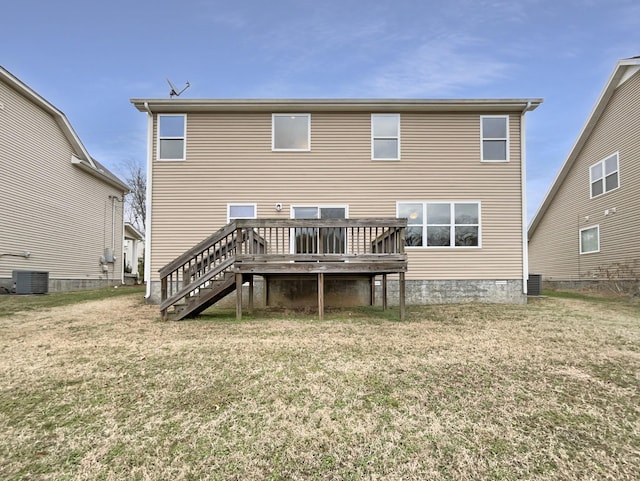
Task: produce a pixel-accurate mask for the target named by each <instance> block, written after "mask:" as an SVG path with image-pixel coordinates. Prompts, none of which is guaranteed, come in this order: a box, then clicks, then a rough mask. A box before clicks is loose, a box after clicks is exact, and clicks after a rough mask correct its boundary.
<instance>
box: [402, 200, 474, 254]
mask: <svg viewBox="0 0 640 481" xmlns="http://www.w3.org/2000/svg"><path fill="white" fill-rule="evenodd" d="M400 204H422V208H423V211H422V214H423V220H424V222H423V223H422V242H423V244H424V243H425V241H426V238H427V217H426V205H427V204H451V205H454V204H477V205H478V221H479V222H478V224H477V226H478V245H477V246H456V245H451V246H426V245H422V246H404V248H405V250H406V249H408V250H425V249H426V250H476V249H482V202H480V201H479V200H399V201H396V217H399V213H400ZM451 209H452V212H451V213H452V215H453V214H454V211H453V207H452V208H451ZM452 219H453V217H452ZM431 225H436V224H431ZM449 225H450V226H451V227H450V228H451V231H450V236H451V239H455V227H456V225H470V226H475V225H476V224H455V223H451V224H449ZM410 226H411V224H407V227H410Z"/></svg>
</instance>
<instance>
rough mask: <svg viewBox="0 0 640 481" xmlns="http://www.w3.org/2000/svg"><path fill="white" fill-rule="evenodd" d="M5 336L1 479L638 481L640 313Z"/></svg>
mask: <svg viewBox="0 0 640 481" xmlns="http://www.w3.org/2000/svg"><path fill="white" fill-rule="evenodd" d="M208 314H209V315H208V316H204V317H202V318H200V319H197V320H190V321H182V322H175V323H168V322H162V321H160V320H159V319H158V313H157V308H156V307H155V306H145V305H143V304H142V302H141V300H140V299H139V298H138V297H137V296H128V297H120V298H114V299H106V300H102V301H91V302H87V303H82V304H76V305H73V306H67V307H56V308H52V309H46V310H40V311H33V312H19V313H16V314H14V315H12V316H11V317H7V318H0V338H1V339H2V340H1V341H0V433H2V434H0V478H2V479H9V480H18V479H21V480H27V479H56V480H58V479H73V480H84V479H86V480H100V479H103V480H119V479H139V480H152V479H153V480H156V479H167V480H168V479H171V480H195V479H211V480H217V479H220V480H223V479H225V480H226V479H242V480H247V479H270V480H285V479H296V480H303V479H304V480H307V479H309V480H310V479H318V480H319V479H322V480H326V479H335V480H348V479H351V480H359V479H367V480H374V479H384V480H396V479H397V480H400V479H402V480H406V479H421V480H423V479H431V480H477V479H488V480H492V479H493V480H516V479H536V480H537V479H539V480H576V479H585V480H586V479H612V480H625V479H629V480H630V479H637V473H638V472H640V423H639V420H640V416H639V408H638V406H639V405H640V403H639V401H640V398H639V396H638V388H639V384H640V327H639V318H640V315H639V314H640V309H639V308H638V305H637V304H634V303H632V302H594V301H588V300H576V299H554V298H549V299H536V300H533V301H531V302H530V304H529V305H528V306H495V305H455V306H429V307H411V308H409V311H408V317H409V320H408V321H407V322H404V323H400V322H397V321H393V320H388V319H384V318H383V317H382V316H381V314H382V313H380V312H378V311H370V310H354V311H351V312H346V311H340V312H334V313H333V314H332V315H331V316H332V319H328V320H326V321H324V322H319V321H316V320H314V319H313V318H312V317H311V316H309V317H305V316H298V317H289V318H286V319H283V318H278V317H277V316H276V313H274V312H268V313H266V312H265V315H266V317H267V318H266V319H262V320H260V318H259V315H256V317H255V319H253V320H246V321H243V322H236V321H234V320H232V314H231V313H228V312H226V311H216V310H212V311H209V312H208Z"/></svg>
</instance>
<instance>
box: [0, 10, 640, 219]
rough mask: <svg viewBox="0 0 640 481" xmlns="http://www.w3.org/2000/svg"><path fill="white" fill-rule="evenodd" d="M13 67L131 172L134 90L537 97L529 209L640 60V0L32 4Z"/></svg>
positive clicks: (22, 21)
mask: <svg viewBox="0 0 640 481" xmlns="http://www.w3.org/2000/svg"><path fill="white" fill-rule="evenodd" d="M1 18H2V28H1V29H0V65H2V66H3V67H4V68H6V69H7V70H9V71H10V72H12V73H13V74H14V75H16V76H17V77H18V78H20V79H21V80H22V81H23V82H25V83H26V84H27V85H29V86H30V87H31V88H33V89H34V90H36V91H37V92H38V93H39V94H40V95H42V96H43V97H45V98H46V99H47V100H49V101H50V102H51V103H53V104H54V105H55V106H56V107H58V108H59V109H60V110H62V111H63V112H64V113H65V114H66V115H67V117H68V118H69V120H70V122H71V124H72V125H73V127H74V129H75V130H76V132H77V133H78V135H79V136H80V138H81V139H82V141H83V143H84V144H85V146H86V147H87V149H88V151H89V152H90V153H91V155H92V156H93V157H95V158H96V159H98V160H99V161H101V162H102V163H103V164H105V165H106V166H107V167H109V168H111V169H112V170H113V171H115V172H116V173H118V174H120V175H121V176H124V175H125V173H126V171H127V165H129V164H131V163H140V164H141V165H144V162H145V159H146V118H145V115H144V114H142V113H140V112H138V111H137V110H135V109H134V107H133V106H132V105H131V104H130V103H129V99H130V98H167V97H168V92H169V88H168V85H167V83H166V80H165V79H166V78H170V79H171V80H172V81H173V82H174V83H175V84H176V85H177V86H183V85H184V84H185V82H186V81H187V80H188V81H189V82H190V83H191V88H189V89H188V90H187V91H186V92H185V93H184V94H183V98H263V97H264V98H514V97H517V98H522V97H542V98H544V100H545V101H544V103H543V104H542V105H541V106H540V107H539V108H538V109H537V110H536V111H534V112H532V113H530V114H528V117H527V143H528V145H527V156H528V158H527V162H528V168H527V182H528V189H527V190H528V193H527V199H528V212H529V218H531V216H532V215H533V214H534V213H535V210H536V209H537V207H538V205H539V204H540V202H541V200H542V198H543V196H544V194H545V193H546V191H547V189H548V188H549V186H550V183H551V182H552V180H553V178H554V177H555V175H556V173H557V171H558V169H559V168H560V166H561V164H562V162H563V161H564V159H565V158H566V156H567V154H568V153H569V150H570V148H571V146H572V145H573V142H574V141H575V140H576V137H577V135H578V134H579V132H580V130H581V129H582V126H583V124H584V122H585V121H586V119H587V116H588V115H589V113H590V112H591V109H592V108H593V105H594V103H595V101H596V100H597V98H598V95H599V94H600V92H601V90H602V88H603V87H604V84H605V82H606V81H607V79H608V77H609V75H610V74H611V72H612V70H613V68H614V65H615V63H616V62H617V61H618V60H619V59H621V58H627V57H631V56H635V55H640V2H638V1H637V0H582V1H578V0H575V1H574V0H448V1H433V0H422V1H420V0H411V1H409V0H394V1H372V0H369V1H364V0H340V1H334V0H324V1H323V0H315V1H307V0H295V1H293V0H292V1H289V0H271V1H269V2H265V1H262V0H261V1H258V0H236V1H232V2H231V1H218V0H180V1H178V0H172V1H169V0H154V1H151V0H126V1H122V0H111V1H104V2H91V1H86V0H84V1H77V0H66V1H59V0H21V1H19V2H8V3H7V5H4V6H3V9H2V17H1Z"/></svg>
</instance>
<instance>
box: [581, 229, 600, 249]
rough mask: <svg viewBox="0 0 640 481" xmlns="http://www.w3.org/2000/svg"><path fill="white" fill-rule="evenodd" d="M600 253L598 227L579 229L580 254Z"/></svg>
mask: <svg viewBox="0 0 640 481" xmlns="http://www.w3.org/2000/svg"><path fill="white" fill-rule="evenodd" d="M593 252H600V226H597V225H594V226H591V227H585V228H584V229H580V254H590V253H593Z"/></svg>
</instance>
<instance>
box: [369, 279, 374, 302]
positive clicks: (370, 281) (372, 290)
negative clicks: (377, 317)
mask: <svg viewBox="0 0 640 481" xmlns="http://www.w3.org/2000/svg"><path fill="white" fill-rule="evenodd" d="M369 284H370V286H369V287H371V305H372V306H375V305H376V276H375V274H374V275H372V276H371V277H370V278H369Z"/></svg>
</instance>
